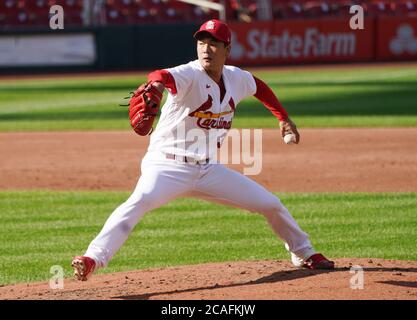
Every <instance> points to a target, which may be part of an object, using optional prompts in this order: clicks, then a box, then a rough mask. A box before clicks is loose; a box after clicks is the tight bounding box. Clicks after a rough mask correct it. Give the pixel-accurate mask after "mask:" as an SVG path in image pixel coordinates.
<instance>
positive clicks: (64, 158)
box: [0, 128, 417, 299]
mask: <svg viewBox="0 0 417 320" xmlns="http://www.w3.org/2000/svg"><path fill="white" fill-rule="evenodd" d="M301 135H302V141H301V144H300V145H298V146H287V145H285V144H283V142H282V141H281V140H280V139H281V138H279V132H278V130H272V129H270V130H263V143H262V149H263V153H262V154H263V159H262V161H263V162H262V163H263V166H262V168H263V169H262V172H261V174H260V175H258V176H252V178H253V179H254V180H256V181H258V182H259V183H261V184H263V185H264V186H266V187H267V188H268V189H270V190H274V191H281V192H351V191H352V192H353V191H355V192H359V191H360V192H361V191H364V192H398V191H404V192H408V191H410V192H416V191H417V183H416V181H417V157H416V154H417V152H416V151H417V129H411V128H410V129H303V130H301ZM148 139H149V138H140V137H138V136H136V135H135V134H134V133H132V132H54V133H0V153H1V154H2V157H1V158H0V167H1V168H2V170H1V171H0V189H2V190H16V189H53V190H68V189H73V190H132V189H133V187H134V186H135V184H136V180H137V178H138V176H139V164H140V159H141V158H142V156H143V154H144V153H145V148H146V146H147V144H148ZM231 167H233V168H235V169H237V170H239V171H242V169H243V166H242V165H232V166H231ZM335 261H336V270H335V271H331V272H328V271H310V270H297V269H294V268H293V267H292V266H291V265H290V263H289V262H288V261H244V262H230V263H211V264H203V265H193V266H181V267H172V268H165V269H152V270H139V271H131V272H125V273H117V274H108V275H97V276H95V277H94V278H93V279H91V281H88V282H86V283H79V282H76V281H74V280H72V279H65V289H63V290H51V289H50V288H49V286H48V283H47V282H42V283H31V284H18V285H14V286H4V287H0V299H417V262H415V261H393V260H381V259H354V258H352V259H337V260H335ZM352 265H359V266H361V267H363V268H364V274H363V275H364V281H365V282H364V287H363V289H352V288H351V286H350V284H351V282H350V281H351V279H352V276H354V274H352V273H349V269H350V267H351V266H352Z"/></svg>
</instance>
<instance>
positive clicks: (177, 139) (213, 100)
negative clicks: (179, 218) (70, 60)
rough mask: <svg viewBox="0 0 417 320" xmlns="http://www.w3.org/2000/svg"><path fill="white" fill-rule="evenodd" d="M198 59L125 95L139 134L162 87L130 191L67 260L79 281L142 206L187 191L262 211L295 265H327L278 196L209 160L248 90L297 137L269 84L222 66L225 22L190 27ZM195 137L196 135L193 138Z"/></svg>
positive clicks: (101, 263) (103, 258)
mask: <svg viewBox="0 0 417 320" xmlns="http://www.w3.org/2000/svg"><path fill="white" fill-rule="evenodd" d="M194 38H195V39H196V41H197V56H198V59H197V60H195V61H191V62H189V63H187V64H183V65H180V66H177V67H174V68H168V69H163V70H156V71H154V72H152V73H150V74H149V75H148V82H147V83H145V84H143V85H141V86H140V87H139V88H138V89H137V90H136V91H135V92H134V95H133V97H131V99H130V101H129V118H130V123H131V125H132V128H133V130H134V131H135V132H136V133H137V134H139V135H147V134H149V133H151V131H152V125H153V122H154V119H155V117H156V115H157V113H158V110H159V107H160V104H161V99H162V95H163V92H164V90H165V89H166V90H167V91H168V97H167V100H166V102H165V104H164V106H163V108H162V109H161V116H160V119H159V121H158V124H157V126H156V128H155V130H154V131H153V132H152V135H151V139H150V144H149V147H148V150H147V153H146V155H145V156H144V158H143V159H142V163H141V172H142V173H141V176H140V178H139V181H138V183H137V186H136V188H135V190H134V191H133V193H132V194H131V196H130V197H129V198H128V199H127V200H126V202H124V203H123V204H121V205H120V206H119V207H118V208H117V209H116V210H115V211H114V212H113V213H112V214H111V215H110V217H109V218H108V220H107V221H106V223H105V225H104V227H103V229H102V230H101V232H100V233H99V234H98V235H97V237H96V238H95V239H94V240H93V241H92V242H91V244H90V245H89V247H88V249H87V251H86V252H85V254H84V255H83V256H77V257H75V258H74V259H73V261H72V267H73V268H74V275H75V277H76V278H77V279H78V280H82V281H85V280H87V279H88V278H89V277H90V276H91V275H92V274H93V272H94V271H96V270H97V269H98V268H103V267H106V266H107V265H108V263H109V261H110V260H111V259H112V257H113V256H114V255H115V254H116V252H117V251H118V250H119V248H120V247H121V246H122V245H123V243H124V242H125V241H126V239H127V238H128V236H129V234H130V232H131V231H132V229H133V228H134V227H135V225H136V224H137V223H138V222H139V221H140V220H141V218H142V217H143V216H144V214H145V213H146V212H149V211H151V210H153V209H155V208H158V207H160V206H162V205H164V204H166V203H167V202H169V201H171V200H174V199H175V198H177V197H180V196H181V197H183V196H192V197H198V198H201V199H205V200H209V201H213V202H217V203H221V204H226V205H229V206H234V207H238V208H241V209H245V210H249V211H251V212H256V213H260V214H262V215H263V216H264V217H265V218H266V219H267V221H268V223H269V225H270V226H271V228H272V230H273V231H274V232H275V234H276V235H277V236H278V237H279V238H281V239H282V240H283V241H284V243H285V247H286V248H287V250H288V251H289V252H290V255H291V261H292V263H293V264H294V265H295V266H297V267H304V268H310V269H333V268H334V263H333V262H332V261H329V260H328V259H327V258H325V257H324V256H323V255H322V254H320V253H316V252H315V251H314V249H313V247H312V245H311V243H310V240H309V237H308V235H307V234H306V233H305V232H303V230H301V228H300V227H299V226H298V224H297V223H296V221H295V220H294V219H293V217H292V216H291V214H290V213H289V212H288V210H287V209H286V207H285V206H284V205H283V204H282V203H281V201H280V200H279V199H278V198H277V197H276V196H275V195H273V194H272V193H271V192H269V191H268V190H266V189H265V188H264V187H262V186H261V185H259V184H258V183H256V182H255V181H253V180H251V179H249V178H248V177H246V176H244V175H242V174H240V173H239V172H237V171H234V170H231V169H229V168H227V167H226V166H224V165H223V164H220V163H218V162H217V161H215V157H216V151H217V149H218V148H219V147H220V145H221V143H222V141H223V139H224V137H225V136H226V135H227V131H228V130H229V129H230V127H231V124H232V120H233V116H234V113H235V110H236V107H237V105H238V103H239V102H240V101H241V100H243V99H244V98H246V97H248V96H255V97H256V98H257V99H258V100H259V101H261V102H262V104H263V105H265V107H266V108H268V109H269V110H270V111H271V113H272V114H273V115H274V116H275V117H277V119H278V120H279V125H280V129H281V134H282V137H285V136H286V135H287V134H289V133H290V134H292V135H293V136H294V143H296V144H297V143H298V142H299V139H300V135H299V132H298V131H297V127H296V125H295V124H294V122H293V121H291V119H290V118H289V117H288V114H287V112H286V110H285V109H284V108H283V107H282V105H281V104H280V102H279V101H278V99H277V98H276V96H275V94H274V93H273V92H272V90H271V89H270V88H269V87H268V86H267V85H266V84H265V83H264V82H263V81H262V80H260V79H258V78H257V77H255V76H253V75H252V74H251V73H249V72H248V71H244V70H242V69H240V68H237V67H234V66H229V65H225V62H226V59H227V57H228V55H229V53H230V50H231V33H230V29H229V27H228V26H227V25H226V24H225V23H223V22H221V21H218V20H209V21H207V22H205V23H204V24H203V25H202V26H201V27H200V29H199V30H198V31H197V32H196V33H195V34H194ZM196 138H197V142H196Z"/></svg>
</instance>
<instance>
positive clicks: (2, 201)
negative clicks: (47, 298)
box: [0, 191, 417, 284]
mask: <svg viewBox="0 0 417 320" xmlns="http://www.w3.org/2000/svg"><path fill="white" fill-rule="evenodd" d="M128 196H129V193H126V192H52V191H16V192H5V191H3V192H0V224H1V226H2V227H1V231H0V242H1V244H2V245H1V247H0V283H1V284H10V283H16V282H25V281H36V280H47V279H49V278H50V277H51V276H52V274H50V273H49V271H50V268H51V266H53V265H60V266H62V267H63V268H64V271H65V275H66V276H71V272H72V271H71V269H70V267H69V264H70V260H71V258H72V256H74V255H77V254H82V253H83V252H84V251H85V249H86V248H87V246H88V244H89V243H90V241H91V240H92V239H93V238H94V237H95V236H96V235H97V233H98V232H99V231H100V230H101V228H102V226H103V224H104V222H105V221H106V219H107V217H108V216H109V215H110V213H111V212H112V211H113V210H114V209H115V208H116V207H117V206H118V205H119V204H120V203H121V202H123V201H124V200H125V199H126V198H127V197H128ZM279 197H280V198H281V200H282V201H283V202H284V204H286V206H287V207H288V208H289V209H290V211H291V212H292V214H293V216H294V217H295V218H296V220H297V222H298V223H299V224H300V226H301V227H302V228H303V229H304V230H305V231H306V232H307V233H309V234H310V237H311V240H312V242H313V244H314V245H315V246H316V248H317V249H318V250H320V251H323V252H325V253H326V254H327V255H329V256H330V257H334V258H340V257H375V258H386V259H403V260H417V252H416V250H415V248H416V245H417V234H416V233H415V230H416V229H417V195H416V194H415V193H398V194H397V193H394V194H356V193H351V194H279ZM254 259H288V253H287V252H286V251H285V249H284V247H283V243H282V242H281V241H280V240H279V239H278V238H276V237H275V235H274V234H273V232H272V230H271V229H270V228H269V226H268V224H267V223H266V220H265V219H264V218H263V217H262V216H261V215H257V214H252V213H248V212H245V211H242V210H238V209H234V208H229V207H224V206H220V205H215V204H211V203H208V202H205V201H201V200H195V199H177V200H175V201H173V202H171V203H169V204H167V205H165V206H163V207H161V208H159V209H157V210H154V211H152V212H150V213H148V214H147V215H145V217H144V218H143V220H142V221H141V222H140V223H139V224H138V225H137V226H136V228H135V229H134V231H133V232H132V234H131V236H130V237H129V239H128V240H127V242H126V243H125V245H124V246H123V247H122V249H121V250H120V251H119V252H118V254H117V255H116V256H115V257H114V259H113V260H112V261H111V263H110V265H109V267H108V268H107V269H104V270H102V271H100V272H106V273H107V272H116V271H125V270H135V269H143V268H152V267H166V266H174V265H187V264H197V263H205V262H220V261H238V260H254Z"/></svg>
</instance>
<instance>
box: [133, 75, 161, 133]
mask: <svg viewBox="0 0 417 320" xmlns="http://www.w3.org/2000/svg"><path fill="white" fill-rule="evenodd" d="M161 100H162V93H161V92H160V91H159V90H158V89H157V88H155V87H154V86H152V83H151V82H148V83H145V84H143V85H141V86H140V87H139V88H138V89H136V91H135V92H134V93H133V96H132V97H131V98H130V101H129V119H130V125H131V126H132V128H133V130H134V131H135V132H136V133H137V134H138V135H141V136H146V135H147V134H149V133H150V132H151V131H152V125H153V122H154V120H155V117H156V115H157V114H158V109H159V107H160V105H161Z"/></svg>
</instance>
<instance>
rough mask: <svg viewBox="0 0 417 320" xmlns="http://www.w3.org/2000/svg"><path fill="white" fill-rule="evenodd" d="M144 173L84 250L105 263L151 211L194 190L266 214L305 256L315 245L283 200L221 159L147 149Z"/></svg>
mask: <svg viewBox="0 0 417 320" xmlns="http://www.w3.org/2000/svg"><path fill="white" fill-rule="evenodd" d="M141 169H142V175H141V177H140V178H139V181H138V183H137V186H136V188H135V190H134V191H133V193H132V194H131V196H130V197H129V198H128V199H127V201H125V202H124V203H122V204H121V205H120V206H119V207H118V208H117V209H116V210H115V211H114V212H113V213H112V214H111V215H110V217H109V218H108V220H107V221H106V223H105V225H104V227H103V229H102V230H101V232H100V233H99V234H98V236H97V237H96V238H95V239H94V240H93V241H92V242H91V244H90V246H89V247H88V249H87V251H86V253H85V254H84V255H85V256H88V257H91V258H93V259H94V260H96V262H97V266H98V267H105V266H107V264H108V263H109V261H110V260H111V258H112V257H113V256H114V255H115V254H116V252H117V251H118V250H119V248H120V247H121V246H122V245H123V243H124V242H125V241H126V240H127V238H128V236H129V234H130V232H131V231H132V229H133V228H134V227H135V225H136V224H137V223H138V222H139V221H140V219H141V218H142V217H143V216H144V214H145V213H146V212H148V211H151V210H153V209H156V208H158V207H160V206H162V205H164V204H166V203H167V202H169V201H171V200H174V199H175V198H177V197H180V196H192V197H197V198H201V199H204V200H209V201H213V202H217V203H221V204H226V205H229V206H233V207H238V208H241V209H245V210H249V211H251V212H258V213H261V214H262V215H264V216H265V218H266V219H267V221H268V223H269V224H270V226H271V227H272V229H273V231H274V232H275V234H276V235H277V236H279V237H280V238H281V239H282V240H283V241H284V242H285V246H286V248H287V249H288V250H289V251H290V252H291V253H292V255H293V256H294V255H295V256H297V257H299V258H300V259H303V260H304V259H307V258H309V257H310V256H311V255H312V254H314V253H315V252H314V250H313V249H312V245H311V243H310V241H309V238H308V235H307V234H306V233H305V232H303V231H302V230H301V229H300V227H299V226H298V224H297V223H296V221H295V220H294V219H293V217H292V216H291V214H290V213H289V212H288V210H287V209H286V208H285V207H284V205H283V204H282V203H281V201H280V200H279V199H278V198H277V197H276V196H275V195H273V194H272V193H271V192H269V191H268V190H266V189H265V188H264V187H262V186H261V185H259V184H258V183H256V182H255V181H253V180H251V179H249V178H248V177H246V176H244V175H242V174H240V173H239V172H236V171H234V170H231V169H229V168H227V167H225V166H224V165H222V164H192V163H185V162H180V161H178V160H171V159H166V155H165V154H163V153H156V152H153V153H150V152H148V153H147V154H146V155H145V157H144V158H143V160H142V165H141Z"/></svg>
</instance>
